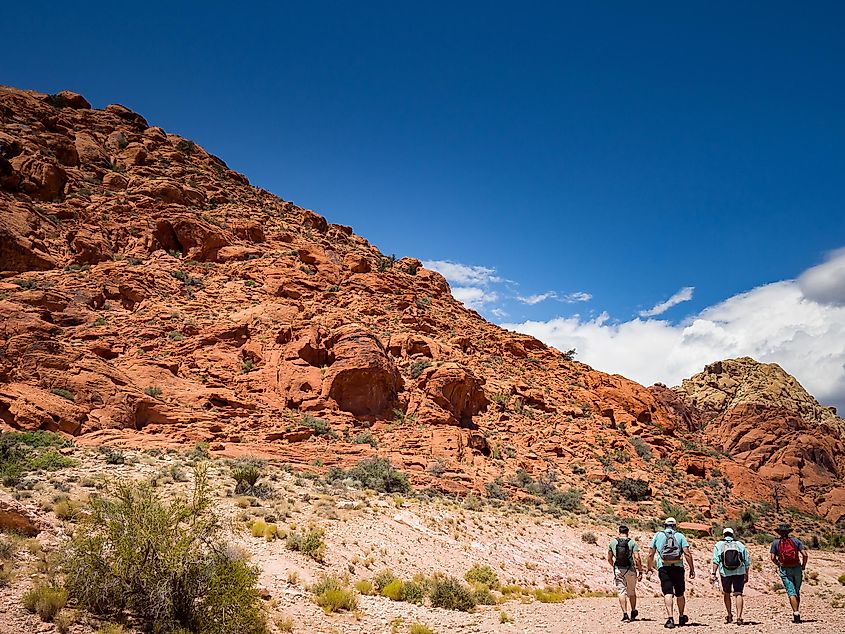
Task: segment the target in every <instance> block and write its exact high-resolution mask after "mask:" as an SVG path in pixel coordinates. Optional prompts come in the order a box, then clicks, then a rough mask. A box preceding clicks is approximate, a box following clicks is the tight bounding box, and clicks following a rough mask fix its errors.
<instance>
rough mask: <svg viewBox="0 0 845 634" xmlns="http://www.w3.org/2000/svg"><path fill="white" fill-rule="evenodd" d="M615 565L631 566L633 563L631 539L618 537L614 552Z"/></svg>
mask: <svg viewBox="0 0 845 634" xmlns="http://www.w3.org/2000/svg"><path fill="white" fill-rule="evenodd" d="M613 562H614V565H615V566H616V567H617V568H620V569H622V568H630V567H631V566H632V565H633V563H632V562H631V540H630V539H628V538H626V539H617V540H616V552H615V553H614V557H613Z"/></svg>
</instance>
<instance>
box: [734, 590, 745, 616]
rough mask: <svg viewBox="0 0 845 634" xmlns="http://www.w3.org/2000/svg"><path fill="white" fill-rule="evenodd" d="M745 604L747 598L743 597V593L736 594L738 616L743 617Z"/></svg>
mask: <svg viewBox="0 0 845 634" xmlns="http://www.w3.org/2000/svg"><path fill="white" fill-rule="evenodd" d="M744 605H745V599H743V598H742V595H741V594H738V595H736V618H737V619H741V618H742V608H743V607H744Z"/></svg>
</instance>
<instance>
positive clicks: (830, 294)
mask: <svg viewBox="0 0 845 634" xmlns="http://www.w3.org/2000/svg"><path fill="white" fill-rule="evenodd" d="M798 286H800V287H801V292H802V293H804V296H805V297H807V298H808V299H812V300H814V301H817V302H819V303H820V304H833V305H835V306H843V305H845V249H839V250H837V251H834V252H833V253H831V254H830V255H829V256H828V258H827V261H826V262H824V263H823V264H819V265H818V266H814V267H813V268H811V269H809V270H807V271H805V272H804V274H803V275H801V277H799V278H798Z"/></svg>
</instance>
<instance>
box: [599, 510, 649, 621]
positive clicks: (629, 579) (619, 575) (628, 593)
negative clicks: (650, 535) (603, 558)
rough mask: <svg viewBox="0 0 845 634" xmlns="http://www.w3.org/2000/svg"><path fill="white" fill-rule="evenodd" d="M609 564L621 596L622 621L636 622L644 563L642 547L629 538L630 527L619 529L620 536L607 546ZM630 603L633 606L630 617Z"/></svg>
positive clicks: (623, 526)
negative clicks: (638, 591) (638, 590)
mask: <svg viewBox="0 0 845 634" xmlns="http://www.w3.org/2000/svg"><path fill="white" fill-rule="evenodd" d="M607 563H609V564H610V565H611V566H612V567H613V581H614V582H615V583H616V591H617V592H618V594H619V605H620V606H621V608H622V620H623V621H636V620H637V616H639V611H638V610H637V581H638V580H642V578H643V562H642V560H641V559H640V547H639V546H638V545H637V542H635V541H634V540H633V539H631V538H630V537H629V536H628V527H627V526H625V525H624V524H623V525H622V526H620V527H619V536H618V537H615V538H614V539H612V540H610V544H608V546H607ZM628 603H630V604H631V615H630V616H628V607H627V604H628Z"/></svg>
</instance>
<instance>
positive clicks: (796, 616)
mask: <svg viewBox="0 0 845 634" xmlns="http://www.w3.org/2000/svg"><path fill="white" fill-rule="evenodd" d="M792 622H793V623H800V622H801V615H800V614H793V615H792Z"/></svg>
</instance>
